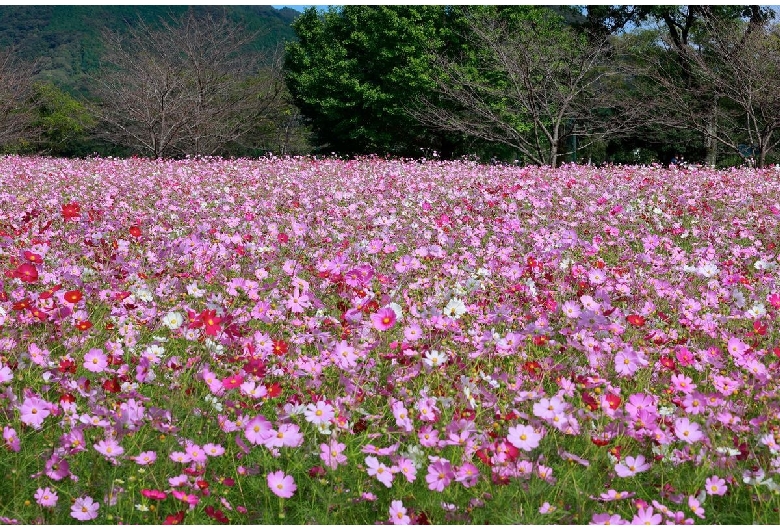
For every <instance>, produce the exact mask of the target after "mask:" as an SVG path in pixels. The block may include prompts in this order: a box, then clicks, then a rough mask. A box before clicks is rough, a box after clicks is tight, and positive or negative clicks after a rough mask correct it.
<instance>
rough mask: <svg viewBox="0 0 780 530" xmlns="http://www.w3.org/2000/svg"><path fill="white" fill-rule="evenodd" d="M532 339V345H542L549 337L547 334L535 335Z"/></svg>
mask: <svg viewBox="0 0 780 530" xmlns="http://www.w3.org/2000/svg"><path fill="white" fill-rule="evenodd" d="M533 340H534V346H544V345H545V344H547V341H549V340H550V338H549V337H548V336H547V335H536V336H534V339H533Z"/></svg>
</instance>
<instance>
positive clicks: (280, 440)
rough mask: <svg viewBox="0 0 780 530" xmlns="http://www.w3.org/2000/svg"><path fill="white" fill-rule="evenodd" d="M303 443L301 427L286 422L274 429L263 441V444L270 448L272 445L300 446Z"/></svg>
mask: <svg viewBox="0 0 780 530" xmlns="http://www.w3.org/2000/svg"><path fill="white" fill-rule="evenodd" d="M302 443H303V435H302V434H301V429H300V427H298V426H297V425H296V424H294V423H284V424H282V425H280V426H279V430H276V431H274V430H273V429H272V430H271V431H270V432H269V435H268V437H267V438H266V439H265V440H264V441H263V445H265V446H266V447H268V448H269V449H270V448H272V447H298V446H300V445H301V444H302Z"/></svg>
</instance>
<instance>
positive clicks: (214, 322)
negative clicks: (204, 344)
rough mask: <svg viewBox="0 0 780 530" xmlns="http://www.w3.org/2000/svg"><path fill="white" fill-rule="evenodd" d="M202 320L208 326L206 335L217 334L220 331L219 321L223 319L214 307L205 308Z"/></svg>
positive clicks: (201, 316) (201, 315)
mask: <svg viewBox="0 0 780 530" xmlns="http://www.w3.org/2000/svg"><path fill="white" fill-rule="evenodd" d="M199 318H200V320H201V321H202V322H203V324H205V326H206V335H211V336H212V337H214V336H216V335H217V333H219V329H220V326H219V323H220V322H222V319H221V318H220V317H218V316H217V311H216V310H214V309H210V310H209V309H204V310H203V312H201V314H200V316H199Z"/></svg>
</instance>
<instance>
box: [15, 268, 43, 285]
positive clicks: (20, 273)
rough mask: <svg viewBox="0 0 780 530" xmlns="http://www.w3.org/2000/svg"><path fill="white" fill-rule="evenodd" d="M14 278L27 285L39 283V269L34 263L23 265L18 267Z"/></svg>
mask: <svg viewBox="0 0 780 530" xmlns="http://www.w3.org/2000/svg"><path fill="white" fill-rule="evenodd" d="M14 276H15V277H17V278H19V279H20V280H22V281H23V282H25V283H35V282H37V281H38V269H36V268H35V265H33V264H32V263H22V264H21V265H19V267H17V269H16V271H15V272H14Z"/></svg>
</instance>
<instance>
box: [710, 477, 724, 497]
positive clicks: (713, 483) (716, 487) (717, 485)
mask: <svg viewBox="0 0 780 530" xmlns="http://www.w3.org/2000/svg"><path fill="white" fill-rule="evenodd" d="M704 489H705V490H707V495H718V496H723V495H725V494H726V491H727V490H728V486H726V481H725V480H724V479H722V478H720V477H719V476H718V475H712V476H711V477H709V478H708V479H707V480H706V481H705V482H704Z"/></svg>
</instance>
